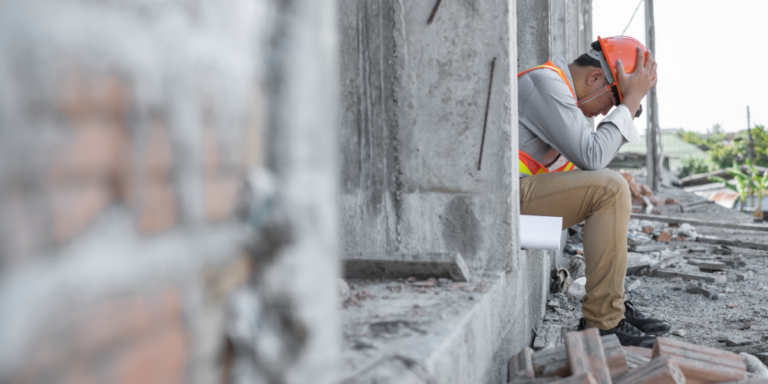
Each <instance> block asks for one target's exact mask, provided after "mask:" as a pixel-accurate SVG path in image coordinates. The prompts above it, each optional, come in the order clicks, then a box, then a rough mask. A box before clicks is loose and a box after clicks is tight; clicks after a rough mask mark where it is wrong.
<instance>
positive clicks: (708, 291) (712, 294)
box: [685, 282, 720, 300]
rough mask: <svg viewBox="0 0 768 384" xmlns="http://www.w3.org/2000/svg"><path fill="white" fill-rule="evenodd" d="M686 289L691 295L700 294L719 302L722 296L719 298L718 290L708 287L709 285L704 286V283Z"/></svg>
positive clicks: (691, 284)
mask: <svg viewBox="0 0 768 384" xmlns="http://www.w3.org/2000/svg"><path fill="white" fill-rule="evenodd" d="M685 289H686V290H687V291H688V292H691V293H700V294H702V295H704V296H706V297H707V298H708V299H712V300H717V299H719V298H720V296H718V294H717V293H716V292H717V290H716V289H714V288H711V287H707V285H706V284H704V283H703V282H698V283H695V282H693V283H690V284H688V285H687V286H686V287H685Z"/></svg>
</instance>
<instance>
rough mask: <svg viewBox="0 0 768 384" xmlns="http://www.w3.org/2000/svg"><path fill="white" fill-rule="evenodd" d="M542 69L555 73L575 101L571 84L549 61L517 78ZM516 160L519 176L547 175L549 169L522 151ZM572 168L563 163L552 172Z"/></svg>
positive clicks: (518, 75)
mask: <svg viewBox="0 0 768 384" xmlns="http://www.w3.org/2000/svg"><path fill="white" fill-rule="evenodd" d="M542 68H546V69H551V70H553V71H555V72H557V74H558V75H560V78H562V79H563V81H564V82H565V84H566V85H568V89H570V90H571V94H572V95H573V98H574V99H576V93H575V92H573V88H571V83H569V82H568V78H567V77H565V74H564V73H563V71H562V70H561V69H560V68H558V67H556V66H555V65H554V64H552V62H551V61H547V62H546V63H545V64H542V65H539V66H536V67H533V68H531V69H528V70H525V71H522V72H520V73H518V74H517V77H520V76H522V75H523V74H526V73H528V72H530V71H533V70H536V69H542ZM518 158H519V163H520V173H521V174H526V175H528V176H533V175H539V174H542V173H549V169H547V167H545V166H543V165H541V164H539V162H538V161H536V160H534V159H533V158H532V157H530V156H528V154H527V153H525V152H523V151H519V156H518ZM573 168H574V165H573V163H571V162H570V161H569V162H567V163H565V165H563V166H562V167H560V168H558V169H555V170H554V171H552V172H564V171H570V170H572V169H573Z"/></svg>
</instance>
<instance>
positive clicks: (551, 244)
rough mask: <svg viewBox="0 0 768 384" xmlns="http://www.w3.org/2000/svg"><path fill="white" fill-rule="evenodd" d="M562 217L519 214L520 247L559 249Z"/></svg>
mask: <svg viewBox="0 0 768 384" xmlns="http://www.w3.org/2000/svg"><path fill="white" fill-rule="evenodd" d="M562 231H563V218H562V217H551V216H530V215H520V248H523V249H551V250H556V249H560V233H561V232H562Z"/></svg>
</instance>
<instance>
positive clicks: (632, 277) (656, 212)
mask: <svg viewBox="0 0 768 384" xmlns="http://www.w3.org/2000/svg"><path fill="white" fill-rule="evenodd" d="M625 178H627V176H625ZM633 181H634V180H633ZM637 184H638V186H635V187H634V190H635V192H637V194H635V193H633V202H632V204H633V210H635V211H636V212H641V211H642V210H644V209H645V208H647V207H646V206H645V205H644V204H643V202H642V197H643V196H645V197H647V198H648V200H652V202H653V203H654V207H653V212H652V213H653V214H652V215H642V214H638V215H635V214H633V216H640V217H642V219H639V218H634V217H633V218H631V219H630V222H629V227H628V228H629V230H628V233H627V250H628V253H627V271H626V278H625V282H624V292H625V295H626V296H627V299H628V300H630V301H632V303H633V304H635V306H636V307H637V309H638V310H639V311H640V312H641V313H643V314H644V315H646V316H648V317H652V318H656V319H660V320H664V321H665V322H667V323H669V324H670V325H671V326H672V330H673V332H672V333H670V334H668V335H667V336H666V337H668V338H671V339H673V340H676V341H680V342H682V341H685V342H687V343H692V344H695V345H696V347H697V348H698V347H699V346H701V347H709V348H715V349H718V350H729V351H730V352H735V353H741V352H743V353H747V354H749V355H750V356H754V357H755V358H756V359H757V360H759V361H761V362H762V363H763V364H768V306H766V305H765V303H767V302H768V238H766V236H765V233H764V232H765V231H766V230H768V225H767V224H756V223H755V222H754V221H753V218H752V217H750V216H749V215H747V214H744V213H741V212H738V211H736V210H731V209H727V208H724V207H721V206H719V205H717V204H710V203H708V202H707V201H706V200H702V198H701V197H699V196H697V195H694V194H692V193H688V192H685V191H683V190H681V189H677V188H662V189H661V191H660V192H659V193H657V194H655V196H654V195H649V194H648V192H650V191H649V190H645V189H643V188H642V187H640V186H639V185H642V184H639V183H637ZM630 190H633V187H632V185H631V184H630ZM643 193H645V195H644V194H643ZM672 200H675V201H672ZM638 206H639V208H640V209H638ZM683 207H689V209H683ZM649 216H650V217H649ZM656 217H659V218H660V220H659V221H656V220H654V218H656ZM686 220H689V221H690V222H686ZM694 223H696V224H694ZM583 225H584V224H583V223H581V224H578V225H575V226H573V227H571V228H569V229H568V234H569V237H568V239H567V243H566V246H565V249H564V255H563V257H565V259H564V260H563V261H562V263H561V264H558V266H560V267H562V268H563V270H564V271H566V272H564V273H563V276H564V277H563V279H562V281H558V278H557V271H554V270H553V272H552V276H553V279H554V281H553V284H552V285H551V287H552V288H551V293H550V295H549V297H548V300H550V301H549V302H551V301H552V300H554V299H555V298H557V302H558V306H554V305H548V306H547V307H546V313H545V318H548V319H552V318H553V316H556V317H557V319H558V320H559V321H558V322H557V324H559V325H561V327H562V332H563V334H562V336H561V337H560V344H559V345H557V347H556V349H557V348H560V349H563V351H564V348H565V340H566V337H565V334H567V333H568V332H570V331H575V330H576V328H577V326H578V322H579V319H580V318H581V317H582V316H583V315H582V312H581V307H582V302H581V301H580V299H576V298H575V297H574V296H573V295H566V293H567V291H568V289H570V288H571V287H573V284H572V283H570V282H569V284H571V285H568V286H567V287H566V289H565V290H563V289H561V288H563V287H564V286H566V285H567V284H565V283H564V281H565V280H566V278H570V281H575V278H572V277H570V276H568V275H567V274H568V273H570V272H568V267H566V266H573V265H574V264H575V265H578V262H577V261H574V262H571V260H572V259H573V258H574V257H577V258H578V261H581V260H583V258H584V252H585V250H584V245H583ZM759 225H762V227H758V226H759ZM745 229H746V230H745ZM751 229H754V230H751ZM662 233H666V234H668V235H669V238H670V239H669V240H668V241H659V238H660V237H661V240H667V236H663V235H662ZM550 323H552V322H551V321H549V322H544V323H542V324H550ZM764 337H765V339H764ZM547 351H548V349H542V350H540V351H536V352H535V354H536V356H539V354H542V353H545V352H547ZM627 351H629V350H627ZM563 353H564V352H563ZM632 353H633V354H630V353H627V354H626V356H627V364H628V366H630V367H631V366H632V364H634V366H635V367H637V366H641V365H642V364H639V363H638V361H637V359H642V358H644V357H643V356H641V355H638V354H637V353H635V352H632ZM740 359H741V358H739V361H740ZM659 364H660V363H659ZM553 369H555V368H552V369H550V371H551V370H553ZM550 373H551V372H550ZM560 376H561V377H572V375H570V374H569V375H566V376H563V375H560ZM535 377H536V378H537V380H538V378H539V377H540V376H539V375H538V374H537V375H536V376H535ZM522 382H523V381H520V383H522ZM614 382H617V381H615V380H614Z"/></svg>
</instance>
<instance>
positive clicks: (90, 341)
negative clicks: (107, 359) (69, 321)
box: [77, 295, 152, 355]
mask: <svg viewBox="0 0 768 384" xmlns="http://www.w3.org/2000/svg"><path fill="white" fill-rule="evenodd" d="M151 314H152V312H151V308H147V305H146V303H145V301H144V300H143V299H142V298H141V297H139V296H136V295H131V296H128V297H120V298H112V299H106V300H104V301H102V302H100V303H98V304H96V305H95V306H94V307H93V309H91V310H90V311H89V312H88V313H87V314H86V315H85V316H84V317H83V318H82V319H81V320H80V321H79V324H78V329H79V330H78V341H77V345H78V350H79V351H81V353H83V354H85V355H88V354H92V353H96V352H98V351H100V350H104V349H106V348H108V347H111V346H114V345H115V344H117V343H119V342H121V341H125V340H128V339H131V338H134V337H137V336H139V335H141V334H143V333H144V332H146V331H147V330H148V329H149V326H150V324H149V323H150V320H151V319H150V318H149V317H150V315H151Z"/></svg>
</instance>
